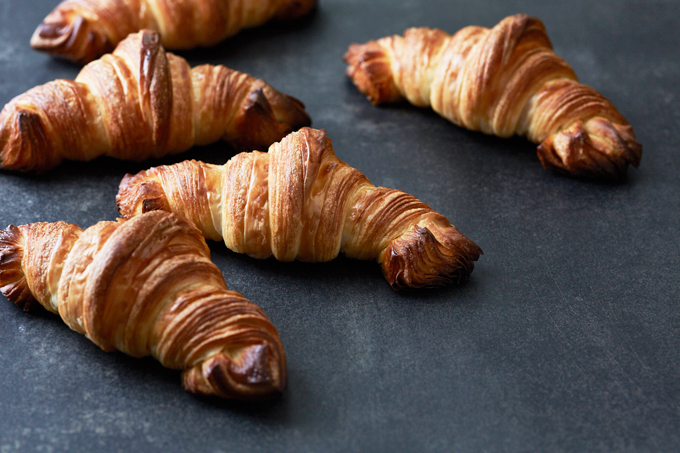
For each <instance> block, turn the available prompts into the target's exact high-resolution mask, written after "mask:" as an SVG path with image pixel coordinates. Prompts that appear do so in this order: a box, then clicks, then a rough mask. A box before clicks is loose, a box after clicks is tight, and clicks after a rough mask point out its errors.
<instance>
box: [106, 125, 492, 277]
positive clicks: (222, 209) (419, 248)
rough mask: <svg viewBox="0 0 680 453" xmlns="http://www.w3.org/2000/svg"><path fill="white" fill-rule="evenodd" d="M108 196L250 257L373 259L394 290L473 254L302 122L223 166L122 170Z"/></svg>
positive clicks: (461, 270)
mask: <svg viewBox="0 0 680 453" xmlns="http://www.w3.org/2000/svg"><path fill="white" fill-rule="evenodd" d="M116 201H117V203H118V210H119V212H120V213H121V215H122V216H124V217H126V218H129V217H133V216H135V215H140V214H142V213H144V212H147V211H150V210H154V209H167V210H170V211H172V212H176V213H179V214H181V215H184V216H187V218H189V219H190V220H192V221H194V223H195V224H196V225H197V226H198V228H199V229H200V230H201V231H202V232H203V234H204V235H205V236H206V237H209V238H211V239H217V240H219V239H223V240H224V242H225V244H226V245H227V247H228V248H229V249H231V250H234V251H236V252H239V253H247V254H249V255H251V256H253V257H256V258H267V257H269V256H274V257H275V258H276V259H278V260H281V261H292V260H296V259H297V260H301V261H310V262H323V261H329V260H331V259H333V258H335V257H336V256H338V254H339V253H343V254H344V255H346V256H348V257H350V258H356V259H365V260H376V261H378V262H380V263H381V265H382V268H383V272H384V273H385V277H386V278H387V280H388V281H389V282H390V284H391V285H392V287H393V288H395V289H402V288H419V287H430V286H439V285H443V284H447V283H450V282H454V281H455V282H460V281H464V280H466V279H467V278H468V276H469V274H470V272H472V269H473V267H474V261H476V260H477V259H478V258H479V255H480V254H481V253H482V252H481V250H480V249H479V247H477V246H476V245H475V244H474V243H473V242H472V241H470V240H469V239H467V238H466V237H465V236H463V235H462V234H460V233H459V232H458V230H457V229H456V228H455V227H454V226H453V225H451V224H450V223H449V221H448V220H446V218H444V216H442V215H440V214H438V213H436V212H434V211H432V209H431V208H430V207H429V206H427V205H426V204H425V203H423V202H421V201H419V200H417V199H416V198H415V197H413V196H411V195H408V194H406V193H404V192H401V191H398V190H394V189H387V188H384V187H375V186H373V185H372V184H371V183H370V182H369V181H368V179H366V177H365V176H364V175H363V174H362V173H361V172H359V171H358V170H356V169H354V168H352V167H350V166H348V165H347V164H345V163H344V162H342V161H341V160H340V159H338V158H337V157H336V155H335V153H334V152H333V146H332V144H331V141H330V139H328V137H326V134H325V131H323V130H314V129H309V128H303V129H301V130H300V131H298V132H295V133H292V134H290V135H288V136H287V137H286V138H284V139H283V140H282V141H281V142H279V143H275V144H273V145H272V146H271V147H270V148H269V152H268V153H262V152H252V153H241V154H239V155H237V156H235V157H234V158H232V159H231V160H230V161H229V162H227V163H226V164H225V165H224V166H217V165H210V164H205V163H202V162H197V161H185V162H182V163H180V164H176V165H170V166H162V167H155V168H151V169H149V170H145V171H142V172H140V173H138V174H137V175H134V176H133V175H127V176H126V177H125V178H124V179H123V181H122V182H121V184H120V189H119V193H118V196H117V198H116Z"/></svg>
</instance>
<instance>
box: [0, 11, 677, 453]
mask: <svg viewBox="0 0 680 453" xmlns="http://www.w3.org/2000/svg"><path fill="white" fill-rule="evenodd" d="M56 3H57V1H56V0H32V1H30V2H28V1H13V0H0V42H1V43H2V45H1V46H0V103H2V104H4V103H6V102H7V101H9V100H10V99H11V98H12V97H14V96H16V95H18V94H20V93H22V92H24V91H26V90H27V89H29V88H31V87H33V86H34V85H37V84H41V83H45V82H47V81H49V80H52V79H55V78H60V77H61V78H73V77H74V76H75V74H76V73H77V72H78V68H77V67H75V66H73V65H70V64H67V63H62V62H58V61H54V60H51V59H50V58H49V57H47V56H44V55H42V54H39V53H36V52H33V51H32V50H31V49H30V47H29V46H28V41H29V38H30V35H31V33H32V32H33V29H34V28H35V26H36V25H37V24H38V23H39V22H40V20H41V19H42V18H43V17H44V16H45V15H46V14H47V13H48V12H49V11H50V9H51V8H52V7H53V6H55V5H56ZM517 12H526V13H529V14H533V15H536V16H538V17H540V18H541V19H542V20H543V21H544V22H545V24H546V26H547V28H548V33H549V35H550V37H551V39H552V41H553V44H554V46H555V49H556V51H557V53H558V54H559V55H561V56H563V57H564V58H565V59H566V60H567V61H569V62H570V63H571V65H572V66H573V67H574V69H575V70H576V73H577V74H578V75H579V77H580V79H581V81H582V82H584V83H587V84H590V85H592V86H594V87H595V88H597V89H598V90H600V91H601V92H602V93H603V94H604V95H605V96H607V97H608V98H609V99H610V100H611V101H612V102H613V103H614V105H616V106H617V108H618V109H619V110H620V111H621V112H622V113H623V114H624V115H625V116H626V118H627V119H628V120H629V121H630V122H631V124H632V125H633V126H634V128H635V132H636V134H637V137H638V139H639V141H640V142H641V143H642V144H643V157H642V165H641V167H640V169H639V170H637V171H636V170H632V171H629V177H628V179H627V181H625V182H624V183H622V184H617V185H608V184H599V183H592V182H583V181H577V180H574V179H570V178H566V177H562V176H560V175H557V174H554V173H551V172H549V171H545V170H543V169H542V168H541V166H540V164H539V162H538V160H537V158H536V155H535V154H536V153H535V146H534V145H532V144H530V143H528V142H526V141H524V140H522V139H519V138H516V139H509V140H502V139H498V138H494V137H488V136H484V135H482V134H479V133H473V132H468V131H465V130H463V129H460V128H458V127H456V126H454V125H452V124H450V123H448V122H447V121H445V120H443V119H440V118H439V117H438V116H437V115H436V114H434V113H432V112H430V111H426V110H422V109H417V108H414V107H410V106H406V105H401V106H394V107H380V108H376V107H373V106H371V105H370V104H369V103H368V102H367V101H366V100H365V99H364V98H363V96H362V95H361V94H359V93H358V92H357V90H356V89H355V88H354V87H353V86H352V85H351V83H350V82H349V81H348V80H346V79H345V77H344V69H345V64H344V63H343V62H342V60H341V58H342V55H343V53H344V52H345V50H346V48H347V46H348V45H349V44H350V43H351V42H364V41H366V40H368V39H373V38H379V37H382V36H384V35H388V34H392V33H401V32H403V30H404V29H405V28H407V27H409V26H425V25H427V26H431V27H440V28H443V29H445V30H447V31H449V32H453V31H455V30H457V29H459V28H461V27H463V26H466V25H470V24H478V25H485V26H492V25H494V24H495V23H497V22H498V21H499V20H500V19H502V18H503V17H505V16H506V15H509V14H514V13H517ZM678 42H680V4H678V3H677V2H673V1H663V0H656V1H652V2H644V3H643V2H638V1H620V0H617V1H614V0H611V1H600V2H592V1H585V0H574V1H571V2H545V1H537V0H531V1H522V2H520V1H516V0H510V1H506V0H498V1H491V0H484V1H478V2H466V1H461V0H431V1H395V0H371V1H357V0H320V8H319V10H318V11H317V13H316V14H315V15H314V16H313V17H311V18H309V19H307V20H303V21H301V22H300V23H299V24H297V25H296V26H268V27H265V28H264V29H258V30H253V31H248V32H245V33H242V34H240V35H238V36H237V37H235V38H233V39H230V40H228V41H226V42H224V43H223V44H221V45H219V46H217V47H215V48H212V49H204V50H198V51H192V52H186V53H183V55H184V56H186V57H187V58H188V59H189V60H190V61H191V62H192V64H199V63H223V64H226V65H228V66H231V67H233V68H235V69H238V70H241V71H246V72H249V73H251V74H253V75H256V76H258V77H262V78H264V79H265V80H267V81H268V82H269V83H271V84H272V85H273V86H275V87H276V88H277V89H280V90H282V91H285V92H287V93H290V94H292V95H294V96H296V97H298V98H300V99H301V100H302V101H304V102H305V104H306V105H307V108H308V111H309V112H310V114H311V115H312V118H313V120H314V126H315V127H319V128H325V129H326V130H327V131H328V135H329V137H330V138H331V139H332V140H333V143H334V146H335V150H336V152H337V154H338V156H340V158H342V159H344V160H345V161H347V162H348V163H349V164H351V165H353V166H355V167H357V168H359V169H360V170H362V171H363V172H364V173H365V174H366V175H367V176H368V177H369V178H370V179H371V181H372V182H373V183H374V184H376V185H385V186H390V187H395V188H399V189H401V190H404V191H407V192H410V193H412V194H413V195H415V196H417V197H419V198H420V199H422V200H423V201H425V202H426V203H428V204H430V205H431V206H432V207H434V208H435V209H437V210H438V211H440V212H441V213H443V214H444V215H446V216H447V217H448V218H449V219H450V220H451V221H452V222H453V223H454V224H455V225H456V226H458V227H459V229H460V230H461V231H462V232H463V233H464V234H466V235H468V236H469V237H470V238H471V239H473V240H474V241H476V242H477V243H478V244H479V245H480V246H481V247H482V249H483V250H484V252H485V255H484V256H483V257H482V258H481V259H480V261H479V262H478V265H477V268H476V269H475V271H474V273H473V274H472V279H471V281H470V282H469V283H468V284H465V285H462V286H454V287H450V288H445V289H442V290H437V291H420V292H411V293H395V292H394V291H392V290H391V289H390V287H389V285H388V284H387V283H386V282H385V281H384V279H383V278H382V275H381V273H380V269H379V266H378V265H377V264H375V263H357V262H354V261H350V260H347V259H343V258H341V259H338V260H336V261H333V262H330V263H326V264H321V265H312V264H304V263H278V262H275V261H273V260H268V261H256V260H253V259H250V258H248V257H246V256H241V255H236V254H234V253H231V252H229V251H228V250H226V248H225V247H224V246H223V245H221V244H212V245H211V248H212V250H213V259H214V261H215V262H216V264H217V265H218V266H219V267H220V268H221V269H222V271H223V272H224V275H225V278H226V280H227V283H228V284H229V285H230V287H231V288H232V289H235V290H238V291H240V292H242V293H243V294H244V295H246V296H247V297H248V298H250V299H251V300H253V301H254V302H256V303H258V304H259V305H261V306H262V307H263V308H264V309H265V311H266V312H267V314H268V315H269V316H270V318H271V319H272V321H273V322H274V324H275V325H276V326H277V328H278V329H279V331H280V333H281V338H282V340H283V343H284V346H285V347H286V350H287V353H288V365H289V375H290V383H289V387H288V390H287V391H286V393H285V395H284V396H283V398H282V399H281V400H280V401H274V402H270V403H265V404H258V405H248V404H243V403H233V402H222V401H214V400H207V399H202V398H196V397H194V396H191V395H189V394H187V393H185V392H184V391H183V390H182V389H181V387H180V382H179V373H178V372H175V371H170V370H166V369H164V368H162V367H161V366H160V365H158V364H157V363H156V362H154V361H153V360H151V359H143V360H137V359H132V358H129V357H126V356H123V355H122V354H115V353H114V354H110V353H104V352H102V351H100V350H98V349H97V347H96V346H94V345H93V344H91V343H90V342H89V341H88V340H87V339H85V338H84V337H82V336H80V335H77V334H75V333H73V332H71V331H70V330H69V329H68V328H67V327H66V326H65V325H63V324H62V323H61V321H60V320H59V319H57V318H55V317H53V316H49V315H46V314H42V315H40V314H38V315H32V314H25V313H23V312H21V311H20V310H18V309H17V308H16V307H14V306H13V305H11V304H10V303H9V302H7V301H6V300H5V299H4V298H0V299H1V300H0V322H1V325H0V369H2V378H1V379H0V452H6V451H46V452H47V451H92V450H93V448H99V449H102V451H103V449H105V450H107V451H133V450H134V451H140V450H143V451H148V452H155V451H174V450H204V451H212V452H218V451H224V452H234V451H248V452H259V451H262V452H268V451H291V452H293V451H294V452H298V451H338V452H341V451H342V452H344V451H483V450H486V451H677V450H680V434H679V433H680V411H679V409H678V408H679V407H680V373H679V370H680V354H679V353H678V351H680V310H679V309H678V301H679V300H680V294H679V293H680V291H679V289H680V230H679V228H678V225H680V177H679V176H678V175H680V140H679V139H678V134H677V128H678V126H680V124H679V123H680V107H679V105H680V103H679V102H678V100H679V96H680V59H678V54H677V50H678V48H677V43H678ZM231 155H232V151H231V150H230V149H228V148H227V147H226V146H225V145H220V144H218V145H214V146H209V147H205V148H197V149H194V150H192V151H190V152H188V153H186V154H185V155H184V156H183V157H179V156H178V157H175V158H171V159H165V160H163V161H154V162H146V163H141V164H140V163H126V162H119V161H114V160H111V159H99V160H96V161H94V162H91V163H67V164H65V165H62V166H61V167H59V168H58V169H56V170H55V171H53V172H51V173H48V174H46V175H42V176H22V175H16V174H11V173H7V172H4V173H0V200H1V201H0V224H1V225H0V227H2V228H4V227H5V226H6V225H8V224H10V223H13V224H17V225H19V224H23V223H28V222H34V221H56V220H65V221H69V222H74V223H77V224H79V225H81V226H83V227H86V226H89V225H91V224H93V223H95V222H97V221H99V220H102V219H108V220H112V219H114V218H115V217H116V210H115V203H114V197H115V194H116V191H117V186H118V182H119V181H120V179H121V178H122V176H123V175H124V173H126V172H137V171H139V170H142V169H144V168H147V167H148V166H151V165H157V164H159V163H171V162H176V161H179V160H181V159H183V158H196V159H204V160H208V161H210V162H214V163H220V162H224V161H226V160H227V159H228V158H229V157H230V156H231Z"/></svg>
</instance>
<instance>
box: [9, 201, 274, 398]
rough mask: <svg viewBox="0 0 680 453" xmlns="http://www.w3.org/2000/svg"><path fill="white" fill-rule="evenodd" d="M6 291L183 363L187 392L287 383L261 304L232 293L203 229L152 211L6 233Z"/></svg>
mask: <svg viewBox="0 0 680 453" xmlns="http://www.w3.org/2000/svg"><path fill="white" fill-rule="evenodd" d="M0 290H1V291H2V293H3V294H4V295H5V296H6V297H7V298H8V299H9V300H10V301H12V302H14V303H16V304H17V305H18V306H20V307H23V308H24V309H29V308H30V307H31V305H32V304H34V303H35V301H37V302H39V303H40V305H42V306H44V307H45V308H46V309H47V310H49V311H51V312H53V313H57V314H58V315H59V316H60V317H61V318H62V319H63V321H64V322H65V323H66V324H67V325H68V326H69V327H70V328H71V329H73V330H75V331H76V332H79V333H82V334H85V335H87V337H88V338H89V339H90V340H92V341H93V342H94V343H95V344H96V345H97V346H99V347H101V348H102V349H103V350H105V351H115V350H118V351H122V352H124V353H126V354H129V355H131V356H133V357H144V356H148V355H152V356H153V357H155V358H156V359H158V361H160V362H161V363H162V364H163V365H164V366H166V367H168V368H173V369H179V370H184V372H183V373H182V383H183V386H184V388H185V389H186V390H188V391H190V392H193V393H198V394H204V395H216V396H220V397H224V398H239V399H258V398H265V397H269V396H272V395H276V394H278V393H280V392H282V391H283V389H284V388H285V385H286V356H285V354H284V351H283V347H282V345H281V340H280V339H279V336H278V333H277V332H276V329H275V328H274V326H272V324H271V322H270V321H269V319H267V316H266V315H265V314H264V312H263V311H262V310H261V309H260V308H259V307H257V306H256V305H254V304H253V303H252V302H250V301H248V300H247V299H245V298H244V297H243V296H242V295H241V294H239V293H237V292H234V291H229V290H228V289H227V286H226V284H225V282H224V278H223V277H222V274H221V273H220V270H219V269H218V268H217V266H215V265H214V264H213V263H212V262H211V261H210V250H209V249H208V247H207V245H206V243H205V240H204V239H203V237H202V236H201V233H200V232H199V231H198V230H197V229H196V227H194V226H193V225H192V224H191V223H189V222H188V221H187V220H186V219H184V218H181V217H180V216H177V215H174V214H169V213H165V212H153V213H148V214H145V215H143V216H139V217H136V218H134V219H130V220H128V221H119V222H99V223H97V224H96V225H94V226H92V227H90V228H88V229H86V230H85V231H83V230H82V229H81V228H79V227H77V226H76V225H73V224H67V223H64V222H57V223H32V224H29V225H23V226H20V227H15V226H13V225H10V226H9V227H8V228H6V229H4V230H2V231H0Z"/></svg>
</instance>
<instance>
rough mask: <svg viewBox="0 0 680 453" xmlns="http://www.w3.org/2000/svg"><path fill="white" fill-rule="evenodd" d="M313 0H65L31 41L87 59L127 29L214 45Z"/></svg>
mask: <svg viewBox="0 0 680 453" xmlns="http://www.w3.org/2000/svg"><path fill="white" fill-rule="evenodd" d="M315 5H316V0H192V1H179V0H64V1H63V2H61V3H60V4H59V5H58V6H57V7H56V8H55V9H54V10H53V11H52V12H51V13H50V14H49V15H48V16H47V17H46V18H45V19H44V20H43V22H42V23H41V24H40V25H39V26H38V28H37V29H36V30H35V32H34V33H33V36H32V38H31V46H33V48H34V49H37V50H41V51H44V52H47V53H50V54H51V55H53V56H55V57H58V58H64V59H67V60H71V61H73V62H76V63H81V64H85V63H88V62H90V61H92V60H94V59H96V58H98V57H100V56H101V55H103V54H105V53H108V52H110V51H112V50H113V48H114V47H115V46H116V44H118V43H119V42H120V41H122V40H123V39H125V37H126V36H127V35H129V34H130V33H135V32H137V31H140V30H142V29H151V30H155V31H157V32H160V33H161V36H162V44H163V46H164V47H166V48H168V49H191V48H194V47H199V46H212V45H214V44H217V43H218V42H220V41H222V40H224V39H225V38H228V37H229V36H232V35H235V34H236V33H237V32H238V31H239V30H242V29H244V28H251V27H257V26H259V25H262V24H264V23H265V22H268V21H269V20H272V19H277V20H291V19H295V18H298V17H300V16H302V15H304V14H307V13H308V12H309V11H311V10H312V9H313V8H314V6H315Z"/></svg>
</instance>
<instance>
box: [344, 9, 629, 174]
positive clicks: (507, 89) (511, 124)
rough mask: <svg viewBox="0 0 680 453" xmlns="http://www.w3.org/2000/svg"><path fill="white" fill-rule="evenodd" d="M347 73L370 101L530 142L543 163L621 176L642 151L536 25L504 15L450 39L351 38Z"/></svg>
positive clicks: (426, 34) (435, 33) (437, 34)
mask: <svg viewBox="0 0 680 453" xmlns="http://www.w3.org/2000/svg"><path fill="white" fill-rule="evenodd" d="M344 58H345V61H347V62H348V63H349V66H348V68H347V75H348V76H349V77H350V78H351V79H352V80H353V82H354V83H355V84H356V86H357V87H358V88H359V90H360V91H361V92H362V93H364V94H366V95H367V96H368V98H369V99H370V101H371V102H372V103H374V104H380V103H383V102H395V101H399V100H402V99H407V100H408V101H409V102H411V103H412V104H414V105H416V106H422V107H427V106H430V107H432V109H433V110H434V111H435V112H437V113H438V114H439V115H441V116H443V117H444V118H446V119H448V120H450V121H452V122H453V123H455V124H457V125H459V126H463V127H466V128H468V129H471V130H479V131H482V132H484V133H486V134H494V135H497V136H500V137H509V136H512V135H515V134H517V135H525V136H526V137H527V138H528V139H529V140H531V141H532V142H534V143H538V144H539V146H538V157H539V159H540V160H541V163H542V164H543V166H544V167H546V168H553V169H555V170H558V171H561V172H565V173H569V174H572V175H574V176H583V177H595V178H605V179H619V178H621V177H623V175H625V173H626V169H627V167H628V164H632V165H633V166H635V167H637V166H638V164H639V163H640V157H641V153H642V147H641V145H640V144H639V143H638V142H637V141H636V140H635V135H634V134H633V129H632V127H631V126H630V125H629V124H628V122H627V121H626V120H625V118H624V117H623V116H622V115H621V114H620V113H619V112H618V111H617V110H616V108H615V107H614V106H613V105H612V104H611V103H610V102H609V101H608V100H607V99H605V98H604V96H602V95H601V94H600V93H598V92H597V91H596V90H594V89H593V88H590V87H588V86H586V85H582V84H580V83H578V80H577V78H576V75H575V74H574V71H573V70H572V68H571V67H570V66H569V65H568V64H567V63H566V62H565V61H564V60H562V59H561V58H559V57H558V56H557V55H555V53H554V52H553V50H552V44H551V43H550V40H549V39H548V36H547V34H546V30H545V26H544V25H543V23H542V22H541V21H540V20H539V19H536V18H534V17H529V16H526V15H522V14H519V15H516V16H510V17H506V18H505V19H503V20H502V21H501V22H500V23H499V24H498V25H496V26H495V27H493V28H492V29H488V28H484V27H466V28H463V29H462V30H460V31H458V32H457V33H456V34H455V35H453V36H450V35H448V34H447V33H445V32H443V31H441V30H436V29H435V30H430V29H427V28H411V29H408V30H406V33H405V34H404V36H403V37H401V36H391V37H386V38H382V39H379V40H378V41H370V42H368V43H366V44H363V45H360V44H353V45H351V46H350V47H349V50H348V51H347V53H346V54H345V57H344Z"/></svg>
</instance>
